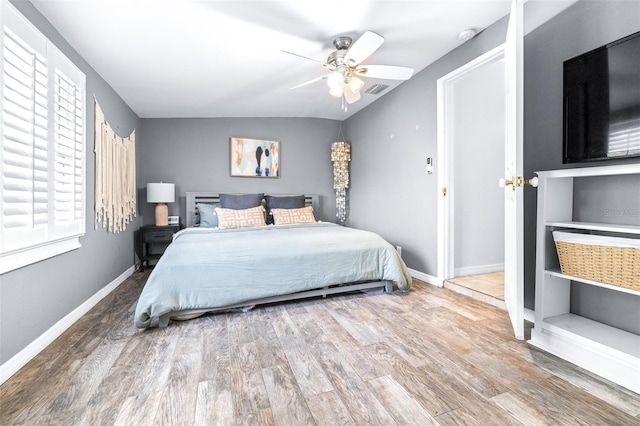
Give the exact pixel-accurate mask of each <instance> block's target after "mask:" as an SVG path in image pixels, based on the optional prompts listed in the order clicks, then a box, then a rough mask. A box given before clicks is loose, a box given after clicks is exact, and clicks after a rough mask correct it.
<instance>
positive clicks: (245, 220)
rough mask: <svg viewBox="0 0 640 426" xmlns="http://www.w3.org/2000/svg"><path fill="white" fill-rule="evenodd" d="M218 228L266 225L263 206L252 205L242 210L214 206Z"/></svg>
mask: <svg viewBox="0 0 640 426" xmlns="http://www.w3.org/2000/svg"><path fill="white" fill-rule="evenodd" d="M216 215H217V216H218V228H219V229H236V228H252V227H255V226H266V223H265V222H264V207H262V206H258V207H252V208H250V209H244V210H234V209H223V208H222V207H216Z"/></svg>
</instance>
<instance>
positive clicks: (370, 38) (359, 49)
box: [344, 31, 384, 66]
mask: <svg viewBox="0 0 640 426" xmlns="http://www.w3.org/2000/svg"><path fill="white" fill-rule="evenodd" d="M383 42H384V37H382V36H381V35H380V34H376V33H374V32H373V31H367V32H366V33H364V34H362V35H361V36H360V37H359V38H358V39H357V40H356V41H355V42H354V43H353V44H352V45H351V47H350V48H349V50H347V53H346V54H345V55H344V61H345V62H346V63H347V64H349V65H351V66H355V65H357V64H359V63H361V62H362V61H364V60H365V59H367V58H368V57H369V56H371V54H372V53H373V52H375V51H376V50H378V48H379V47H380V46H381V45H382V43H383Z"/></svg>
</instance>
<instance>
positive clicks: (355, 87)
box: [283, 31, 413, 112]
mask: <svg viewBox="0 0 640 426" xmlns="http://www.w3.org/2000/svg"><path fill="white" fill-rule="evenodd" d="M383 42H384V37H382V36H381V35H380V34H376V33H374V32H373V31H367V32H365V33H364V34H362V35H361V36H360V37H359V38H358V39H357V40H356V41H355V42H353V40H352V38H351V37H348V36H340V37H337V38H336V39H335V40H333V46H334V47H335V48H336V50H335V51H334V52H331V54H329V57H328V58H327V61H326V62H325V63H324V64H323V66H324V67H325V68H327V69H328V70H330V71H331V73H329V74H326V75H324V76H321V77H316V78H314V79H312V80H309V81H307V82H305V83H302V84H299V85H297V86H295V87H293V88H292V89H295V88H298V87H302V86H306V85H307V84H311V83H315V82H316V81H320V80H325V79H326V80H327V85H328V86H329V94H330V95H332V96H335V97H337V98H341V100H342V102H341V103H342V109H343V110H344V111H345V112H346V110H347V104H352V103H354V102H357V101H359V100H360V90H361V89H362V88H363V87H364V81H363V80H362V79H361V78H359V77H358V76H360V77H370V78H379V79H388V80H408V79H410V78H411V76H412V75H413V68H409V67H402V66H395V65H366V66H363V65H360V64H361V63H362V62H363V61H364V60H366V59H367V58H368V57H369V56H371V55H372V54H373V53H374V52H375V51H376V50H378V48H379V47H380V46H381V45H382V43H383ZM283 52H285V53H289V54H292V55H294V56H298V57H301V58H304V59H310V60H313V61H315V62H318V61H316V60H315V59H311V58H306V57H305V56H302V55H298V54H296V53H291V52H288V51H286V50H283Z"/></svg>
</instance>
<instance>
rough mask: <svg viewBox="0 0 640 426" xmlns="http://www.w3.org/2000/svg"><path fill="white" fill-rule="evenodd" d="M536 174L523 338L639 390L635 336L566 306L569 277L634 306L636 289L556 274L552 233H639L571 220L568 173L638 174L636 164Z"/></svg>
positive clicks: (639, 231) (639, 229) (639, 352)
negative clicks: (527, 324)
mask: <svg viewBox="0 0 640 426" xmlns="http://www.w3.org/2000/svg"><path fill="white" fill-rule="evenodd" d="M537 174H538V179H539V186H538V216H537V236H536V238H537V240H536V244H537V245H536V247H537V248H536V305H535V326H534V328H533V329H532V330H531V340H530V341H529V343H530V344H531V345H533V346H536V347H538V348H540V349H542V350H545V351H547V352H550V353H552V354H554V355H557V356H559V357H561V358H563V359H566V360H567V361H570V362H572V363H574V364H576V365H578V366H580V367H582V368H584V369H586V370H589V371H591V372H593V373H595V374H598V375H599V376H602V377H604V378H606V379H609V380H611V381H612V382H614V383H617V384H619V385H621V386H624V387H626V388H627V389H630V390H632V391H634V392H637V393H640V336H639V335H637V334H634V333H629V332H627V331H624V330H620V329H618V328H615V327H611V326H609V325H606V324H602V323H599V322H597V321H593V320H591V319H588V318H585V317H582V316H579V315H575V314H573V313H571V312H570V305H571V282H572V281H575V282H580V283H584V284H588V285H593V286H597V287H601V288H605V289H607V290H608V291H618V292H624V293H627V294H629V295H630V297H635V298H636V299H637V301H638V309H640V291H636V290H631V289H627V288H623V287H619V286H614V285H609V284H606V283H600V282H597V281H591V280H586V279H583V278H577V277H572V276H568V275H564V274H562V273H561V272H560V267H559V263H558V256H557V253H556V249H555V245H554V242H553V236H552V231H553V230H555V229H580V230H588V231H592V232H594V233H600V232H615V233H620V234H627V235H629V236H635V235H640V226H635V225H616V224H608V223H592V222H576V221H574V220H573V217H574V215H573V185H574V178H580V177H597V176H614V175H634V174H636V175H640V164H629V165H621V166H605V167H588V168H580V169H564V170H552V171H545V172H538V173H537ZM638 190H639V191H640V188H639V189H638Z"/></svg>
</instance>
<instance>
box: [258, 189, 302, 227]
mask: <svg viewBox="0 0 640 426" xmlns="http://www.w3.org/2000/svg"><path fill="white" fill-rule="evenodd" d="M264 198H265V200H266V201H267V224H271V223H273V216H272V215H271V209H301V208H303V207H304V195H291V196H282V197H277V196H274V195H267V196H265V197H264Z"/></svg>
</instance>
